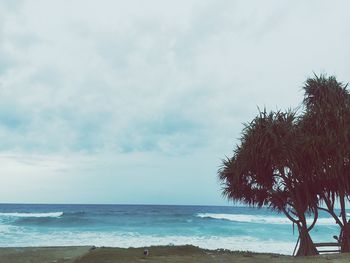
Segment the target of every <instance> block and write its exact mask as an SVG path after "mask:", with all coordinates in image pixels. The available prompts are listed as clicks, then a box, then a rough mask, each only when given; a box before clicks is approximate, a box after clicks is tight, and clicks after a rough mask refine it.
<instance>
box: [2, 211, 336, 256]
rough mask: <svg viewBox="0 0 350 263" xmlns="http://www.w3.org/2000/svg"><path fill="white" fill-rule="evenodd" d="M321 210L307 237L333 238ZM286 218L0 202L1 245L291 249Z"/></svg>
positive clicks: (330, 221) (267, 213) (266, 214)
mask: <svg viewBox="0 0 350 263" xmlns="http://www.w3.org/2000/svg"><path fill="white" fill-rule="evenodd" d="M338 234H339V228H338V227H337V225H336V224H335V223H334V220H333V219H332V218H330V217H329V216H328V215H327V214H325V213H321V214H320V219H319V221H318V223H317V225H316V227H315V228H314V229H313V230H312V232H311V236H312V238H313V240H314V241H315V242H332V241H333V242H334V241H335V240H334V239H333V238H332V237H333V236H334V235H338ZM297 238H298V235H297V229H295V233H294V234H293V226H292V224H291V222H290V221H289V220H288V219H287V218H286V217H285V216H284V215H283V214H278V213H276V212H272V211H270V210H268V209H265V208H262V209H256V208H250V207H235V206H167V205H44V204H40V205H39V204H35V205H33V204H0V247H22V246H73V245H77V246H80V245H88V246H92V245H94V246H112V247H125V248H127V247H144V246H151V245H185V244H191V245H195V246H199V247H201V248H208V249H229V250H244V251H246V250H250V251H255V252H272V253H281V254H292V253H293V249H294V246H295V243H296V241H297Z"/></svg>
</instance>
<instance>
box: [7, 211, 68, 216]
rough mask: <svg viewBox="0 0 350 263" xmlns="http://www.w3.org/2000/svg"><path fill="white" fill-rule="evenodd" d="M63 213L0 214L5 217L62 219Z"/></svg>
mask: <svg viewBox="0 0 350 263" xmlns="http://www.w3.org/2000/svg"><path fill="white" fill-rule="evenodd" d="M62 215H63V212H49V213H17V212H16V213H0V216H3V217H60V216H62Z"/></svg>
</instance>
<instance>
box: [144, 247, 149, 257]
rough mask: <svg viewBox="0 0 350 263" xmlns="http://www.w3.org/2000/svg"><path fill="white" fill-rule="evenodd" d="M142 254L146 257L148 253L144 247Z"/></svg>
mask: <svg viewBox="0 0 350 263" xmlns="http://www.w3.org/2000/svg"><path fill="white" fill-rule="evenodd" d="M143 255H144V256H146V257H147V256H148V255H149V251H148V249H145V250H144V251H143Z"/></svg>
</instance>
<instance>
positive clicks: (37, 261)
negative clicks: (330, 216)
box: [0, 246, 350, 263]
mask: <svg viewBox="0 0 350 263" xmlns="http://www.w3.org/2000/svg"><path fill="white" fill-rule="evenodd" d="M148 250H149V253H150V254H149V256H144V255H143V251H144V249H143V248H128V249H124V248H96V249H91V248H90V247H40V248H0V263H120V262H125V263H132V262H157V263H175V262H176V263H177V262H189V263H199V262H200V263H216V262H220V263H232V262H235V263H265V262H272V263H279V262H280V263H291V262H295V263H302V262H306V263H323V262H324V263H325V262H328V263H345V262H346V263H348V262H350V254H334V255H322V256H317V257H304V258H294V257H291V256H283V255H276V254H268V253H266V254H262V253H251V252H232V251H227V250H205V249H200V248H197V247H193V246H160V247H149V248H148Z"/></svg>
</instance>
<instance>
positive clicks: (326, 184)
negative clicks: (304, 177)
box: [301, 75, 350, 252]
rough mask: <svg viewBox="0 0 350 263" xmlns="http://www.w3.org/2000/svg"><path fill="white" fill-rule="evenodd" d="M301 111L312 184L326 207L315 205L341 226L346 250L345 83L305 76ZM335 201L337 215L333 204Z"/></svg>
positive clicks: (349, 156)
mask: <svg viewBox="0 0 350 263" xmlns="http://www.w3.org/2000/svg"><path fill="white" fill-rule="evenodd" d="M304 90H305V97H304V106H305V112H304V114H303V117H302V121H301V126H302V129H303V131H304V133H305V136H306V137H308V138H309V139H310V141H309V142H310V145H312V146H313V147H312V149H313V150H312V151H310V156H311V157H310V158H309V159H310V161H312V167H313V170H312V171H310V174H313V178H314V184H315V185H317V187H318V188H319V198H320V201H322V202H323V203H324V204H325V205H326V207H321V206H320V207H319V209H321V210H325V211H327V212H328V213H329V214H330V215H332V216H333V218H334V219H335V221H336V223H337V224H338V225H339V227H340V229H341V233H340V235H339V237H340V242H341V250H342V252H350V225H349V222H348V219H347V214H346V200H347V199H348V198H349V193H350V176H349V173H348V171H349V165H350V163H349V162H350V161H349V160H350V95H349V92H348V91H347V89H346V85H343V84H342V83H340V82H338V81H337V80H336V78H335V77H333V76H331V77H326V76H325V75H321V76H319V77H318V76H315V77H314V78H309V79H308V80H307V81H306V83H305V86H304ZM336 200H338V201H339V204H340V208H341V214H340V218H338V216H337V214H336V212H335V211H334V204H335V202H336Z"/></svg>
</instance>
